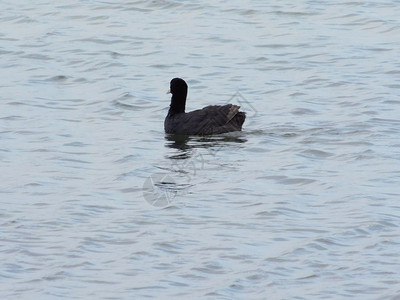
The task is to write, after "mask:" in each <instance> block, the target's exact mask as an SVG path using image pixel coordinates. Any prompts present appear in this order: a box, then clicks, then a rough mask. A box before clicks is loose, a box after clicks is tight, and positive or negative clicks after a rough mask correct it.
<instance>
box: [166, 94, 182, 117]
mask: <svg viewBox="0 0 400 300" xmlns="http://www.w3.org/2000/svg"><path fill="white" fill-rule="evenodd" d="M185 106H186V94H185V93H182V94H173V95H172V98H171V105H170V106H169V111H168V115H170V116H172V115H175V114H179V113H184V112H185Z"/></svg>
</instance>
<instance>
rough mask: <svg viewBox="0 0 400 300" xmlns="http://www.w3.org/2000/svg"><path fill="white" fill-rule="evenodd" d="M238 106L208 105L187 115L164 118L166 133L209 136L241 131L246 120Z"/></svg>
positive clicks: (180, 114) (181, 114)
mask: <svg viewBox="0 0 400 300" xmlns="http://www.w3.org/2000/svg"><path fill="white" fill-rule="evenodd" d="M239 108H240V107H239V106H237V105H232V104H227V105H222V106H219V105H210V106H206V107H204V108H203V109H198V110H194V111H191V112H188V113H178V114H174V115H172V116H170V115H168V116H167V117H166V118H165V122H164V127H165V132H166V133H175V134H188V135H209V134H220V133H226V132H232V131H240V130H242V125H243V123H244V121H245V119H246V114H245V113H244V112H239Z"/></svg>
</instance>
